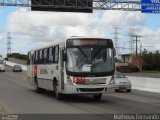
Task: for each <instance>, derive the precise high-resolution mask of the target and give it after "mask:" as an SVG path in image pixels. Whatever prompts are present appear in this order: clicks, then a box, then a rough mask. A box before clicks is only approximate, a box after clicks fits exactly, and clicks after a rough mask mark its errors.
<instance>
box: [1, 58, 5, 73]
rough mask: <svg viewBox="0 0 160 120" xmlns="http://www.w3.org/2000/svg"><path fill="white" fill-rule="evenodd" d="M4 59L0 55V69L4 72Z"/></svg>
mask: <svg viewBox="0 0 160 120" xmlns="http://www.w3.org/2000/svg"><path fill="white" fill-rule="evenodd" d="M4 63H5V62H4V59H3V57H2V56H1V55H0V71H2V72H5V65H4Z"/></svg>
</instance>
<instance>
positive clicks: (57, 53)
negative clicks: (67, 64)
mask: <svg viewBox="0 0 160 120" xmlns="http://www.w3.org/2000/svg"><path fill="white" fill-rule="evenodd" d="M54 49H55V50H54V62H55V63H58V58H59V46H55V48H54Z"/></svg>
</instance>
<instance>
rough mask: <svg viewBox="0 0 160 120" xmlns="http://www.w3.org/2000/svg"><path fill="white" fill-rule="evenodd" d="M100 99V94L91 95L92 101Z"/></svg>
mask: <svg viewBox="0 0 160 120" xmlns="http://www.w3.org/2000/svg"><path fill="white" fill-rule="evenodd" d="M101 98H102V93H100V94H96V95H93V99H94V100H101Z"/></svg>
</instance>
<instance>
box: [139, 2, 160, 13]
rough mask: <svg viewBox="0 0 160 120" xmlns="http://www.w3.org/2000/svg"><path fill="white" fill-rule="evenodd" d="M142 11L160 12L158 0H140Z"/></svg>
mask: <svg viewBox="0 0 160 120" xmlns="http://www.w3.org/2000/svg"><path fill="white" fill-rule="evenodd" d="M141 12H142V13H160V0H141Z"/></svg>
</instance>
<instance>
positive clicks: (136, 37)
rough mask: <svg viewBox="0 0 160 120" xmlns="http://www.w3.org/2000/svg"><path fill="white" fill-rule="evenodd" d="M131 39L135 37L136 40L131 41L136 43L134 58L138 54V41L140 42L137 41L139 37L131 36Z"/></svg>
mask: <svg viewBox="0 0 160 120" xmlns="http://www.w3.org/2000/svg"><path fill="white" fill-rule="evenodd" d="M132 37H135V38H136V39H135V40H133V41H135V42H136V56H137V54H138V41H140V40H138V37H141V36H138V35H132Z"/></svg>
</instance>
